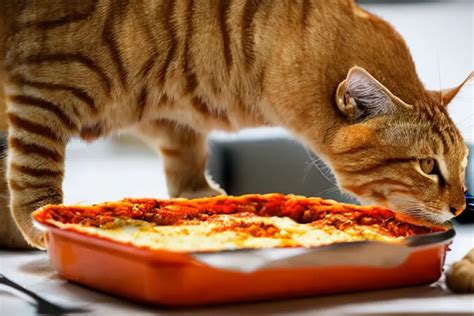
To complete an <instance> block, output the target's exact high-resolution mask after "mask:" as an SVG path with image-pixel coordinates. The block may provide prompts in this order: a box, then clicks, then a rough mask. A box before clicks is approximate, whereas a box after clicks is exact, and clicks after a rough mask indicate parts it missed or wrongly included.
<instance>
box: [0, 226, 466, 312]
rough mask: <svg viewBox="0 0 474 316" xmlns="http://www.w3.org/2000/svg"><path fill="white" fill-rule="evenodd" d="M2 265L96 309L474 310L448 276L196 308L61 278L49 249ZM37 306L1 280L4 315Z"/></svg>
mask: <svg viewBox="0 0 474 316" xmlns="http://www.w3.org/2000/svg"><path fill="white" fill-rule="evenodd" d="M456 231H457V236H456V238H455V240H454V242H453V244H452V246H451V248H452V250H451V251H450V252H449V254H448V257H447V261H446V266H445V268H447V267H449V265H450V264H451V263H452V262H453V261H456V260H459V259H460V258H462V257H463V256H464V255H465V253H466V252H467V251H468V249H470V248H472V247H473V246H474V226H473V225H465V226H459V227H457V228H456ZM0 271H1V272H2V273H3V274H5V275H6V276H7V277H8V278H10V279H12V280H13V281H15V282H17V283H19V284H21V285H23V286H24V287H26V288H27V289H29V290H32V291H34V292H35V293H37V294H39V295H41V296H43V297H44V298H46V299H49V300H51V301H52V302H55V303H59V304H63V305H65V306H74V307H85V308H88V309H90V314H91V315H111V314H114V315H130V314H155V315H167V314H193V315H196V314H202V315H207V314H240V313H253V314H292V315H392V316H394V315H402V314H403V315H474V294H467V295H459V294H453V293H451V292H450V291H449V290H447V289H446V286H445V282H444V277H443V278H441V279H440V280H439V281H438V282H436V283H434V284H431V285H429V286H417V287H409V288H401V289H394V290H384V291H370V292H361V293H355V294H344V295H331V296H321V297H311V298H304V299H291V300H279V301H272V302H261V303H241V304H233V305H221V306H214V307H203V308H193V309H181V310H173V309H164V308H160V307H150V306H142V305H138V304H134V303H129V302H127V301H125V300H123V299H118V298H115V297H112V296H108V295H106V294H102V293H98V292H95V291H93V290H90V289H87V288H84V287H81V286H79V285H76V284H73V283H70V282H68V281H65V280H63V279H61V278H60V277H59V276H58V275H57V273H56V272H55V271H54V270H53V269H52V267H51V266H50V263H49V259H48V256H47V254H46V253H45V252H41V251H30V252H13V251H10V252H9V251H1V252H0ZM34 313H35V310H34V307H33V306H31V305H29V304H28V303H26V302H25V300H24V299H23V298H20V296H18V293H15V291H13V290H10V289H8V288H6V287H2V286H0V314H1V315H5V316H6V315H22V316H23V315H34Z"/></svg>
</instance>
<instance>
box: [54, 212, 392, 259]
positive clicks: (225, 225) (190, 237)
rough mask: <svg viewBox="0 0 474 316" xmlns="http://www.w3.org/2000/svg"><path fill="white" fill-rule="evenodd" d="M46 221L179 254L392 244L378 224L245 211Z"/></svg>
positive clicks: (61, 226) (60, 226) (135, 244)
mask: <svg viewBox="0 0 474 316" xmlns="http://www.w3.org/2000/svg"><path fill="white" fill-rule="evenodd" d="M48 222H50V223H51V224H53V225H55V226H57V227H59V228H66V229H73V230H76V231H79V232H83V233H86V234H90V235H95V236H99V237H103V238H107V239H111V240H115V241H119V242H125V243H130V244H132V245H134V246H138V247H148V248H151V249H164V250H171V251H180V252H194V251H221V250H232V249H244V248H276V247H317V246H322V245H328V244H332V243H340V242H350V241H360V240H380V241H391V242H395V241H397V240H400V239H401V237H390V236H386V235H383V234H382V233H381V232H379V231H378V229H377V228H378V227H377V225H372V226H365V225H351V226H349V227H347V228H344V229H337V228H336V227H334V226H329V225H326V226H322V227H320V226H316V225H313V224H311V223H309V224H299V223H297V222H295V221H294V220H292V219H290V218H287V217H276V216H270V217H260V216H257V215H254V214H250V213H246V214H239V215H222V214H220V215H212V216H210V218H209V219H208V220H206V221H197V220H189V221H184V222H183V223H180V224H179V225H170V226H159V225H156V224H153V223H149V222H146V221H141V220H131V219H118V218H114V222H112V223H108V224H106V225H103V226H102V227H94V226H83V225H80V224H64V223H61V222H58V221H54V220H53V219H49V220H48Z"/></svg>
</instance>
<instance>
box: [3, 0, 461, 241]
mask: <svg viewBox="0 0 474 316" xmlns="http://www.w3.org/2000/svg"><path fill="white" fill-rule="evenodd" d="M0 9H1V11H0V27H1V29H0V45H2V46H0V54H1V55H0V60H1V61H0V62H1V65H0V66H1V70H0V84H1V86H2V87H4V88H5V90H4V93H5V95H1V97H2V99H4V100H6V108H7V111H6V112H7V114H2V117H0V124H4V123H3V122H4V121H6V118H7V117H8V121H9V127H8V132H9V136H8V137H9V140H8V142H9V146H10V148H9V156H8V172H7V177H8V183H9V189H10V193H11V195H10V206H11V211H12V214H13V218H14V220H15V222H16V224H17V225H18V227H19V228H20V230H21V232H22V233H23V235H24V236H25V238H26V240H27V241H28V243H29V244H30V245H33V246H36V247H43V246H44V241H43V239H42V238H43V237H42V235H41V233H39V232H38V231H37V230H35V229H34V228H33V227H32V224H31V216H30V214H31V212H32V211H33V210H34V209H36V208H38V207H40V206H42V205H44V204H47V203H61V202H62V179H63V175H64V151H65V146H66V144H67V142H68V141H69V139H70V138H71V137H75V136H79V137H82V138H83V139H85V140H94V139H96V138H99V137H102V136H105V135H108V134H110V133H113V132H116V131H118V130H124V129H127V130H130V131H132V132H134V133H136V134H137V135H139V136H140V137H142V138H143V139H144V141H146V142H147V143H149V144H150V146H152V147H153V148H155V149H156V150H157V151H161V153H162V154H163V159H164V168H165V173H166V175H167V183H168V188H169V193H170V195H171V196H187V197H195V196H202V195H214V194H220V193H223V191H222V190H221V189H220V188H218V187H217V185H215V184H213V183H212V182H211V181H210V180H209V179H207V177H206V174H205V165H206V161H207V146H206V136H207V134H208V133H209V132H210V131H212V130H214V129H221V130H226V131H236V130H238V129H241V128H244V127H254V126H262V125H266V126H283V127H286V128H287V129H288V130H289V131H291V132H292V133H293V134H295V135H296V136H297V137H298V138H299V139H301V140H302V141H303V142H305V143H306V144H307V145H308V146H310V147H311V148H312V149H313V150H314V151H315V152H316V153H317V154H318V155H320V156H321V157H322V158H323V159H324V160H325V161H326V162H327V163H328V164H329V166H330V167H331V168H332V169H333V170H334V172H335V174H336V177H337V180H338V182H339V184H340V186H341V187H342V188H343V189H345V190H347V191H349V192H352V193H353V194H354V195H356V196H357V197H358V198H360V199H361V200H362V201H365V202H374V203H379V204H382V205H385V206H389V207H392V208H395V209H398V210H400V212H401V214H404V216H408V217H407V218H411V219H412V220H415V219H416V220H418V221H421V220H423V221H424V220H430V221H441V220H445V219H447V218H449V217H452V216H453V214H452V213H458V212H459V211H460V210H461V209H462V208H463V207H464V199H463V190H464V184H463V180H462V177H463V173H464V168H465V156H466V154H467V152H466V148H465V146H464V145H463V141H462V138H461V136H460V133H459V132H458V130H457V129H456V127H455V126H454V124H453V123H452V121H451V120H450V118H449V117H448V115H447V112H446V110H445V107H444V105H446V104H447V103H449V100H450V99H451V98H453V97H454V95H455V93H444V94H443V93H441V92H433V91H427V90H426V89H425V88H424V87H423V84H422V83H421V82H420V80H419V79H418V76H417V74H416V71H415V67H414V64H413V61H412V59H411V56H410V54H409V52H408V49H407V47H406V45H405V43H404V41H403V39H402V38H401V37H400V35H399V34H398V33H396V32H395V31H394V29H393V28H392V27H391V26H390V25H389V24H387V23H386V22H385V21H383V20H381V19H379V18H378V17H376V16H374V15H372V14H370V13H368V12H366V11H364V10H362V9H360V8H358V7H357V6H356V5H355V4H354V3H353V1H352V0H333V1H316V0H295V1H289V0H288V1H286V0H282V1H271V0H227V1H225V0H136V1H135V0H134V1H131V0H97V1H96V0H84V1H62V0H44V1H24V0H18V1H17V0H3V1H2V2H1V4H0ZM338 87H339V88H338ZM2 90H3V89H2ZM453 91H454V90H453ZM457 91H458V90H456V91H455V92H457ZM1 93H3V91H1ZM443 97H444V98H443ZM440 100H443V102H441V101H440ZM441 103H442V104H441ZM3 116H5V117H3ZM2 126H3V127H5V125H2ZM427 157H433V158H435V159H436V161H437V163H438V164H439V166H437V168H438V169H437V170H438V171H437V172H438V174H426V173H423V171H422V170H420V167H419V162H420V160H422V159H426V158H427ZM0 171H1V170H0ZM2 188H3V191H4V192H6V190H7V189H6V187H5V185H3V187H2ZM7 200H8V199H7ZM7 200H5V201H3V202H2V201H0V202H1V203H7ZM404 203H405V204H404ZM0 220H1V221H2V223H4V222H6V221H11V218H10V217H9V215H8V214H7V213H6V212H4V213H3V214H0ZM8 225H9V226H11V223H10V224H8ZM2 227H5V225H3V224H2ZM2 229H6V228H0V230H2ZM15 229H16V228H8V229H6V230H7V231H8V234H13V235H15V236H13V237H11V238H10V239H8V238H7V237H3V236H5V233H3V234H2V233H0V240H3V242H2V243H3V244H7V245H9V246H18V247H22V246H26V244H25V243H24V242H22V241H21V239H20V238H19V236H18V233H17V232H15Z"/></svg>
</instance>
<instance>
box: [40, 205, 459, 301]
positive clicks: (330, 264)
mask: <svg viewBox="0 0 474 316" xmlns="http://www.w3.org/2000/svg"><path fill="white" fill-rule="evenodd" d="M226 199H228V198H226ZM124 201H126V202H127V203H129V205H133V204H134V203H143V202H144V201H160V200H145V199H141V200H132V199H127V200H124ZM124 201H121V202H124ZM161 201H163V200H161ZM352 208H354V209H356V208H357V207H355V206H353V207H352ZM85 209H86V208H83V209H81V207H66V206H46V207H43V208H42V209H40V210H38V211H36V212H35V213H34V219H35V222H36V223H37V224H38V225H39V226H40V227H42V229H44V230H45V231H46V233H47V240H48V254H49V257H50V259H51V263H52V265H53V266H54V268H55V269H56V270H57V271H58V272H59V274H60V275H61V276H62V277H64V278H65V279H67V280H70V281H73V282H77V283H79V284H82V285H85V286H88V287H90V288H93V289H97V290H100V291H103V292H106V293H110V294H113V295H116V296H120V297H124V298H128V299H130V300H133V301H137V302H144V303H148V304H160V305H166V306H189V305H204V304H214V303H226V302H237V301H256V300H263V299H277V298H290V297H300V296H309V295H319V294H331V293H342V292H354V291H361V290H373V289H387V288H394V287H402V286H412V285H421V284H430V283H432V282H435V281H437V280H438V279H439V277H440V276H441V273H442V267H443V265H444V260H445V255H446V250H447V248H448V245H449V244H450V242H451V240H452V238H453V237H454V234H455V233H454V230H453V229H444V230H442V229H437V230H433V231H434V232H428V233H426V232H425V233H422V234H419V235H415V236H411V237H407V238H404V239H403V240H402V241H401V242H398V243H390V242H379V241H358V242H344V243H337V244H330V245H326V246H320V247H314V248H276V249H241V250H226V251H218V252H216V251H213V252H202V251H201V252H177V251H166V250H154V249H150V248H147V247H137V246H134V245H131V244H127V243H122V242H118V241H115V240H110V239H106V238H103V237H98V236H94V235H90V234H87V233H83V232H79V231H75V230H73V229H61V228H58V227H55V226H54V225H52V224H51V223H48V222H47V220H46V219H47V218H48V216H50V214H51V212H53V211H54V212H60V211H62V210H64V212H71V210H73V211H74V216H81V214H82V213H81V212H84V210H85ZM359 209H363V208H359ZM58 210H59V211H58ZM109 210H110V208H109ZM365 211H366V212H369V211H367V209H366V210H365ZM276 213H278V212H276ZM56 214H58V213H56ZM383 214H384V216H390V214H389V211H384V212H383ZM267 215H269V214H267ZM270 215H272V216H275V215H276V216H278V215H280V216H281V215H282V214H281V212H280V214H270ZM392 215H393V214H392ZM378 216H380V212H379V213H378ZM64 218H67V216H65V217H64Z"/></svg>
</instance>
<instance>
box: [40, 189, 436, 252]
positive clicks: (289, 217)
mask: <svg viewBox="0 0 474 316" xmlns="http://www.w3.org/2000/svg"><path fill="white" fill-rule="evenodd" d="M34 218H35V220H36V221H38V222H39V223H41V224H45V225H50V226H53V227H57V228H59V229H66V230H72V231H75V232H77V233H81V234H86V235H90V236H94V237H98V238H105V239H109V240H113V241H116V242H120V243H126V244H130V245H133V246H137V247H146V248H149V249H157V250H169V251H177V252H205V251H223V250H234V249H249V248H250V249H256V248H258V249H261V248H279V247H317V246H323V245H329V244H334V243H342V242H352V241H362V240H376V241H383V242H400V241H401V240H402V239H403V238H406V237H410V236H414V235H418V234H425V233H430V232H433V231H437V230H441V228H428V227H421V226H416V225H412V224H409V223H405V222H403V221H400V220H398V219H397V218H396V216H395V213H393V212H392V211H390V210H387V209H384V208H381V207H377V206H366V207H361V206H356V205H351V204H341V203H337V202H335V201H331V200H324V199H321V198H306V197H302V196H295V195H281V194H265V195H257V194H252V195H244V196H238V197H232V196H218V197H209V198H201V199H194V200H187V199H171V200H160V199H124V200H122V201H118V202H106V203H101V204H95V205H91V206H65V205H48V206H45V207H43V208H41V209H39V210H38V211H36V212H35V213H34Z"/></svg>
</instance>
